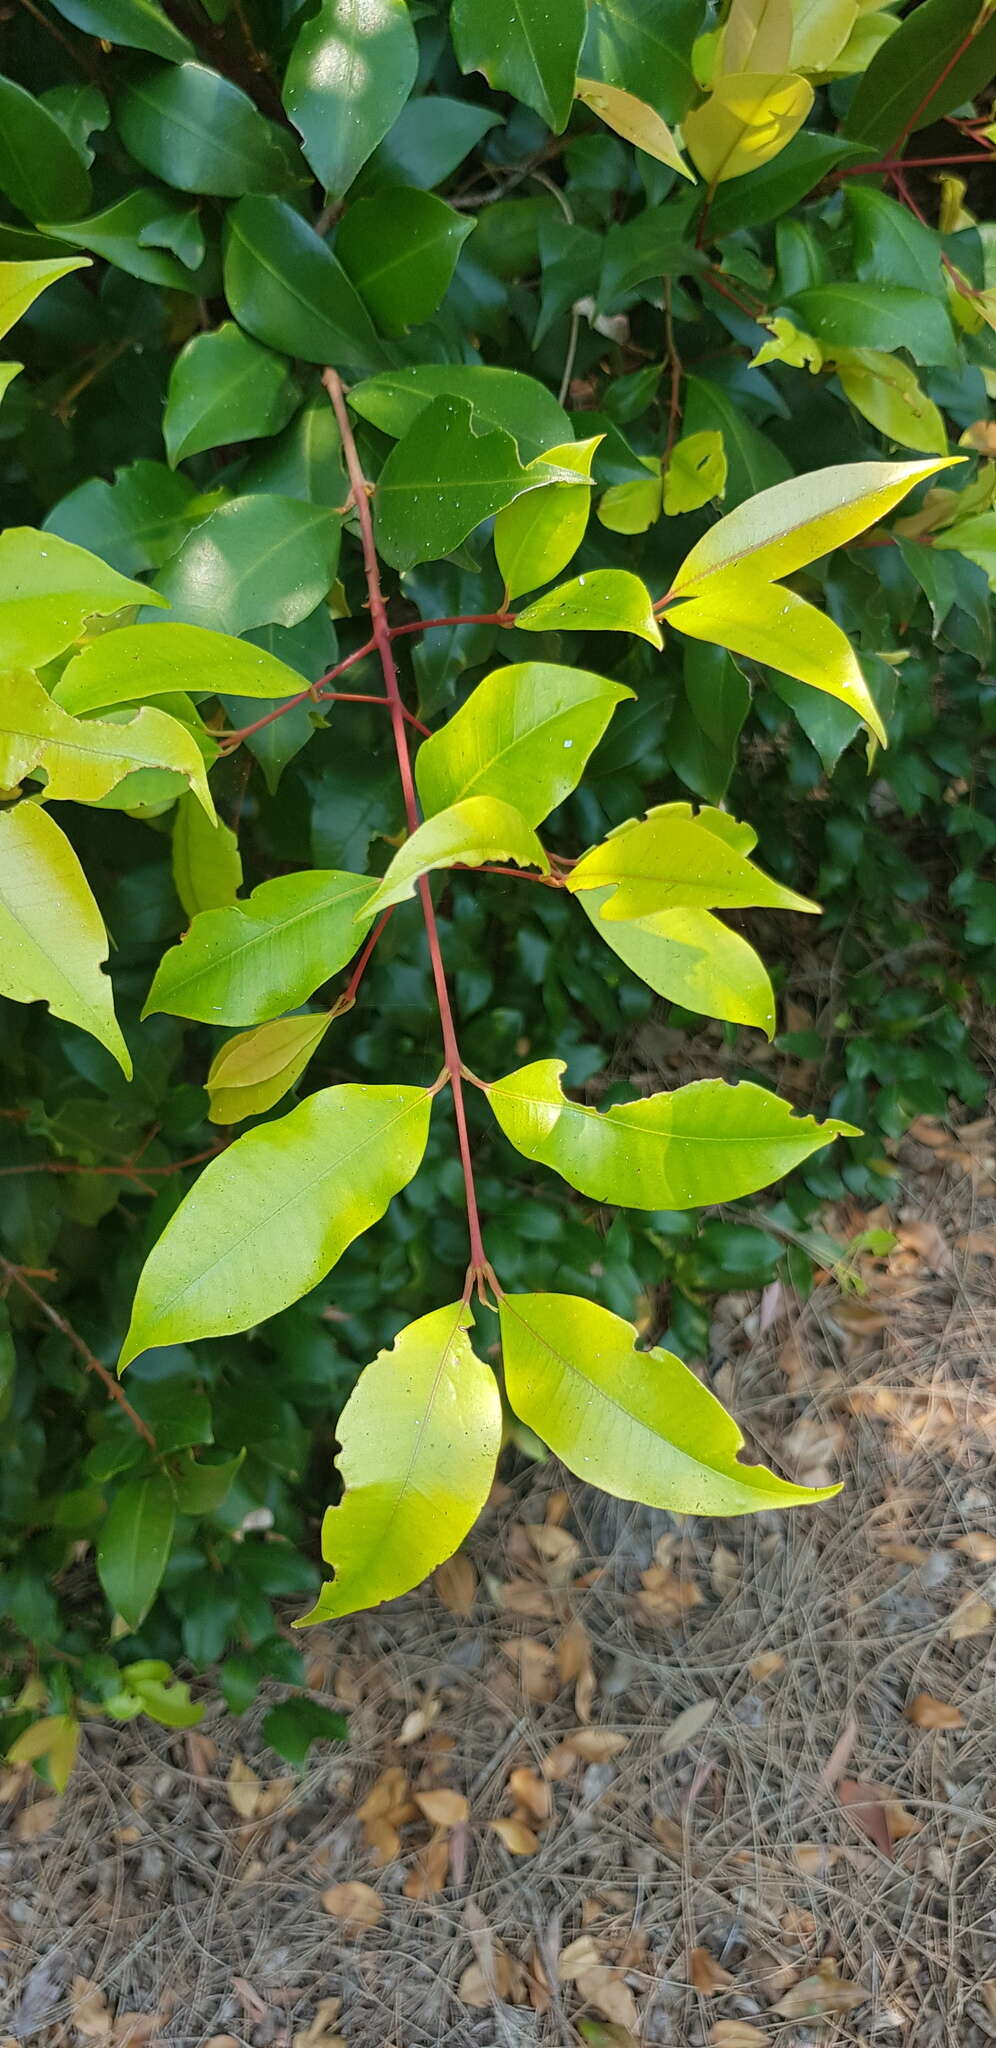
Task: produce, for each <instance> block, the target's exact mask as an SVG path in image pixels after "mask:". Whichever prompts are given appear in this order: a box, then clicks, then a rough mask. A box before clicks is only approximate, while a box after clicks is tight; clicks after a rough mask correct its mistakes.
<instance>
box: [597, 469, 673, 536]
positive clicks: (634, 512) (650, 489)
mask: <svg viewBox="0 0 996 2048" xmlns="http://www.w3.org/2000/svg"><path fill="white" fill-rule="evenodd" d="M646 467H647V470H648V472H649V474H648V476H647V479H646V481H645V482H644V481H643V480H642V479H637V478H635V477H634V478H631V480H630V481H629V482H628V483H622V484H610V486H609V489H608V490H607V491H603V493H602V496H601V497H600V499H599V501H598V518H599V522H600V524H601V525H602V526H607V527H608V529H609V532H610V533H646V532H647V529H648V527H651V526H653V525H654V524H655V523H656V521H657V520H658V519H659V518H660V516H661V512H662V510H663V505H664V485H663V477H662V475H661V466H660V462H659V461H658V460H657V458H656V457H653V458H650V457H648V458H647V459H646Z"/></svg>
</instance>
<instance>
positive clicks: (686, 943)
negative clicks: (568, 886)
mask: <svg viewBox="0 0 996 2048" xmlns="http://www.w3.org/2000/svg"><path fill="white" fill-rule="evenodd" d="M608 894H609V891H608V890H606V891H605V895H606V896H607V895H608ZM604 900H605V898H604V896H603V894H602V891H601V890H598V889H586V890H585V891H584V892H583V893H582V894H580V895H579V897H578V901H579V902H580V904H581V908H582V910H584V911H585V912H586V913H587V915H588V917H589V918H590V919H591V922H592V924H593V925H594V927H595V930H596V931H597V933H598V936H599V938H601V939H604V940H605V943H606V945H607V946H611V948H612V951H613V952H614V953H618V955H619V958H620V960H623V961H625V964H626V966H627V967H629V968H631V969H632V971H633V973H634V974H637V975H639V977H640V980H641V981H645V982H646V983H647V986H648V987H649V988H652V989H654V990H655V992H656V993H657V995H659V996H663V997H664V998H665V999H666V1001H667V1002H669V1003H679V1004H680V1005H681V1008H682V1009H683V1010H691V1011H693V1012H694V1013H695V1015H697V1016H702V1017H722V1018H724V1019H725V1020H726V1022H727V1023H730V1024H753V1025H756V1027H757V1029H758V1030H759V1031H764V1032H766V1034H767V1036H768V1037H769V1038H770V1037H771V1036H772V1033H773V1032H774V1028H775V998H774V994H773V992H772V987H771V982H770V980H769V978H768V975H767V973H766V972H765V969H764V967H763V965H762V963H761V961H760V960H759V959H758V956H757V954H756V953H755V951H754V948H753V946H749V945H748V944H747V941H746V939H742V938H741V937H740V934H739V932H733V931H730V929H729V927H728V926H727V925H725V924H723V923H722V922H721V921H720V919H719V918H718V917H714V916H713V915H712V912H711V911H709V910H660V911H657V912H656V913H655V914H654V915H653V916H652V917H644V918H639V919H637V918H633V919H632V920H629V921H626V920H623V919H621V918H614V919H608V918H603V917H602V915H601V907H602V904H603V902H604Z"/></svg>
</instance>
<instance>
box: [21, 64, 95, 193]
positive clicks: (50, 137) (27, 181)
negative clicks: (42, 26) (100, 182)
mask: <svg viewBox="0 0 996 2048" xmlns="http://www.w3.org/2000/svg"><path fill="white" fill-rule="evenodd" d="M0 191H2V192H6V194H7V197H8V199H10V200H12V201H13V203H14V205H15V206H16V207H17V208H18V210H19V211H20V212H21V213H26V214H27V216H28V219H29V220H32V221H41V220H45V219H47V218H48V216H49V215H50V214H53V213H70V214H71V213H81V212H82V210H83V208H84V206H86V204H87V202H88V200H89V198H90V179H89V176H88V174H87V168H86V164H85V163H84V161H83V158H82V156H81V155H80V152H79V150H78V149H76V148H74V146H73V144H72V142H71V141H70V139H69V137H68V135H67V134H66V131H65V129H64V128H63V126H62V123H61V121H57V120H56V118H55V115H54V114H53V113H50V111H49V109H48V107H46V106H43V104H42V102H41V100H36V99H34V98H33V97H32V95H31V93H29V92H25V90H24V87H23V86H22V85H17V84H15V82H14V80H13V79H12V78H3V77H0Z"/></svg>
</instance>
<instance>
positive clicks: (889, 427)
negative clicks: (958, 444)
mask: <svg viewBox="0 0 996 2048" xmlns="http://www.w3.org/2000/svg"><path fill="white" fill-rule="evenodd" d="M834 367H835V368H836V371H837V375H838V377H839V379H840V384H841V389H842V390H843V393H844V396H845V398H849V399H850V401H851V404H852V405H853V406H854V408H855V410H856V411H857V412H859V413H860V414H861V417H862V419H866V420H870V421H871V423H872V426H873V427H877V428H878V431H879V433H880V434H884V435H885V438H886V440H887V441H898V443H899V446H900V447H901V448H919V449H921V450H922V451H923V453H924V454H926V455H946V454H947V448H948V433H947V428H946V426H945V424H944V417H943V414H942V413H941V412H940V411H939V410H938V408H937V406H936V405H935V404H934V402H933V399H931V398H928V397H927V394H926V392H925V391H924V390H923V389H922V387H921V385H920V382H919V379H918V377H917V374H916V371H915V370H912V369H911V368H910V365H909V363H904V362H903V360H902V358H901V356H895V355H887V354H885V353H884V352H882V351H881V350H879V349H874V348H854V349H842V350H839V351H838V353H837V355H836V358H835V364H834Z"/></svg>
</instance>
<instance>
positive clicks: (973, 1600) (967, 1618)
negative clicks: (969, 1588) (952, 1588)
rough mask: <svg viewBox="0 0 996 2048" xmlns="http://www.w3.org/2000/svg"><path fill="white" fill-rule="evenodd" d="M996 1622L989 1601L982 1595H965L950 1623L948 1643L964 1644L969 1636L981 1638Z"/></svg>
mask: <svg viewBox="0 0 996 2048" xmlns="http://www.w3.org/2000/svg"><path fill="white" fill-rule="evenodd" d="M994 1620H996V1615H994V1613H993V1610H992V1608H991V1607H990V1605H989V1602H988V1600H983V1598H982V1595H981V1593H972V1592H969V1593H963V1594H962V1597H961V1599H960V1600H959V1602H958V1605H957V1607H956V1608H955V1610H954V1613H953V1614H952V1616H951V1619H950V1621H949V1622H948V1641H949V1642H951V1643H963V1642H965V1641H966V1639H967V1638H968V1637H969V1636H981V1635H984V1634H985V1631H986V1629H988V1628H991V1627H992V1625H993V1621H994Z"/></svg>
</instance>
